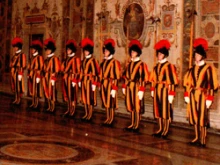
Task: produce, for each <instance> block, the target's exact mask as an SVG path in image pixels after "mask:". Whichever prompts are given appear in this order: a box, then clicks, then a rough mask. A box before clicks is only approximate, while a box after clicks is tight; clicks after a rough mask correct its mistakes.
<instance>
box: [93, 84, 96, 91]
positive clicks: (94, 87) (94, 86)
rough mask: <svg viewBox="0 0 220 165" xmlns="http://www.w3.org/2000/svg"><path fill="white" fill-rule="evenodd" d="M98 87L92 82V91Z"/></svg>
mask: <svg viewBox="0 0 220 165" xmlns="http://www.w3.org/2000/svg"><path fill="white" fill-rule="evenodd" d="M95 89H96V85H94V84H92V91H93V92H94V91H95Z"/></svg>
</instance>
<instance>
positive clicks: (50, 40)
mask: <svg viewBox="0 0 220 165" xmlns="http://www.w3.org/2000/svg"><path fill="white" fill-rule="evenodd" d="M49 42H52V43H53V44H54V45H55V46H56V42H55V40H54V39H53V38H48V39H46V40H44V45H48V43H49Z"/></svg>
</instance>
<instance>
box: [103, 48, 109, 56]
mask: <svg viewBox="0 0 220 165" xmlns="http://www.w3.org/2000/svg"><path fill="white" fill-rule="evenodd" d="M109 55H110V52H109V50H107V49H105V50H104V56H105V57H108V56H109Z"/></svg>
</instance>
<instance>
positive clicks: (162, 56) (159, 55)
mask: <svg viewBox="0 0 220 165" xmlns="http://www.w3.org/2000/svg"><path fill="white" fill-rule="evenodd" d="M164 57H165V55H164V54H163V53H161V52H158V54H157V59H158V61H161V60H163V59H164Z"/></svg>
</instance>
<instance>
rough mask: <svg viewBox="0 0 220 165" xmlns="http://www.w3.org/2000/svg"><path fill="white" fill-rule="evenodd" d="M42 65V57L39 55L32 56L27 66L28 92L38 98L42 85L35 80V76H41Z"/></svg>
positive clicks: (40, 95) (40, 94)
mask: <svg viewBox="0 0 220 165" xmlns="http://www.w3.org/2000/svg"><path fill="white" fill-rule="evenodd" d="M43 66H44V59H43V57H42V56H41V55H36V56H33V57H32V59H31V63H30V64H29V66H28V70H29V75H28V76H29V78H28V87H29V94H30V95H31V96H36V97H38V98H40V97H42V89H43V86H42V84H41V82H40V83H37V82H36V78H40V79H41V76H42V71H43Z"/></svg>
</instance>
